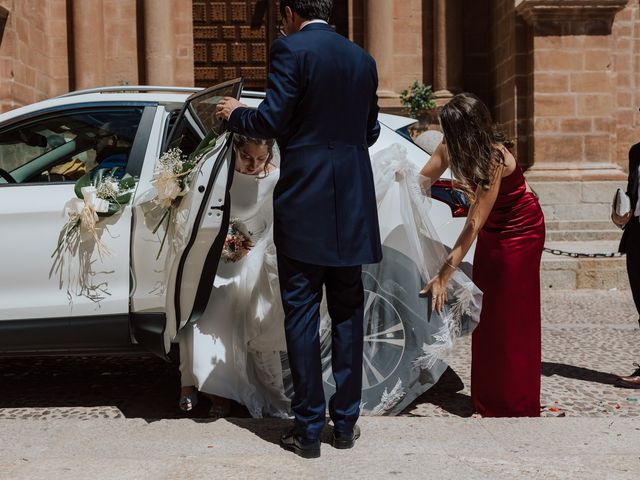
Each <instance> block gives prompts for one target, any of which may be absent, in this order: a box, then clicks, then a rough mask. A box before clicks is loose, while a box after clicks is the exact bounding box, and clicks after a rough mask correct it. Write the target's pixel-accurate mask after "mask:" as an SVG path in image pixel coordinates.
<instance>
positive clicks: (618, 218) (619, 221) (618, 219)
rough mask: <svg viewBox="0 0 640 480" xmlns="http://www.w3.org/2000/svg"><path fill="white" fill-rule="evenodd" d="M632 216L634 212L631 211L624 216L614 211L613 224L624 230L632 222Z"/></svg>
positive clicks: (612, 214) (612, 215) (612, 213)
mask: <svg viewBox="0 0 640 480" xmlns="http://www.w3.org/2000/svg"><path fill="white" fill-rule="evenodd" d="M631 215H632V212H630V211H629V212H627V213H625V214H624V215H618V214H617V213H616V212H615V210H614V211H613V212H611V220H613V223H615V224H616V226H617V227H618V228H622V227H624V226H625V225H626V224H627V223H628V222H629V220H631Z"/></svg>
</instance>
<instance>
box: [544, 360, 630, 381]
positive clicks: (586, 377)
mask: <svg viewBox="0 0 640 480" xmlns="http://www.w3.org/2000/svg"><path fill="white" fill-rule="evenodd" d="M542 375H544V376H545V377H551V376H553V375H559V376H561V377H566V378H572V379H575V380H583V381H585V382H593V383H602V384H604V385H616V383H617V381H618V376H617V375H614V374H612V373H605V372H598V371H597V370H591V369H589V368H583V367H576V366H574V365H566V364H564V363H552V362H542Z"/></svg>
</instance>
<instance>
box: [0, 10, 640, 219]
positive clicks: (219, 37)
mask: <svg viewBox="0 0 640 480" xmlns="http://www.w3.org/2000/svg"><path fill="white" fill-rule="evenodd" d="M639 3H640V2H639V0H335V8H334V16H333V18H332V23H334V24H335V25H336V28H337V30H338V31H339V32H340V33H342V34H344V35H346V36H348V37H350V38H351V39H352V40H353V41H354V42H356V43H358V44H360V45H362V46H363V47H365V48H366V49H368V50H369V51H370V52H371V54H372V55H373V56H374V57H375V58H376V61H377V63H378V69H379V76H380V91H379V94H380V103H381V105H382V106H383V107H384V108H385V109H387V110H389V111H392V112H400V111H401V110H400V103H399V98H398V96H399V92H400V91H402V90H403V89H405V88H406V87H407V86H409V85H410V84H411V83H412V82H413V81H414V80H420V81H423V82H424V83H427V84H431V85H433V87H434V90H435V91H436V93H437V96H438V102H439V103H440V104H443V103H444V102H446V101H447V99H448V98H450V97H451V95H453V94H454V93H456V92H459V91H471V92H474V93H476V94H478V95H479V96H480V97H481V98H482V99H484V100H485V101H486V103H487V104H488V105H489V106H490V107H491V109H492V111H493V113H494V116H495V119H496V121H498V122H499V123H501V124H502V125H503V126H504V127H505V129H506V130H507V133H508V134H509V135H511V136H512V137H513V138H515V139H516V140H517V157H518V161H519V162H520V163H521V165H523V166H524V167H526V168H527V169H528V172H527V176H528V178H529V180H530V182H531V183H532V184H533V185H534V187H535V188H536V190H538V191H539V192H540V195H541V200H542V203H543V205H544V209H545V214H546V215H547V218H548V219H549V220H553V221H556V220H557V221H565V220H566V221H570V220H580V219H583V220H587V219H596V220H599V221H604V220H608V203H609V201H610V196H611V193H612V190H613V188H614V187H615V186H618V185H620V184H622V183H624V178H625V169H626V164H627V152H628V149H629V147H630V146H631V145H632V144H633V143H635V142H636V141H638V140H640V132H638V126H639V123H640V112H638V106H640V105H639V104H640V92H639V90H638V87H639V86H640V5H639ZM255 5H256V0H233V1H232V0H179V1H177V0H0V26H2V25H4V28H2V27H0V28H2V30H3V37H2V39H1V42H2V43H1V44H0V111H6V110H9V109H11V108H15V107H17V106H20V105H24V104H28V103H32V102H34V101H36V100H40V99H43V98H47V97H51V96H54V95H58V94H61V93H65V92H66V91H69V90H74V89H80V88H88V87H97V86H101V85H114V84H115V85H118V84H159V85H160V84H164V85H194V84H198V85H200V86H205V85H209V84H214V83H217V82H219V81H222V80H225V79H228V78H230V77H233V76H237V75H239V74H241V75H244V76H245V77H246V78H247V85H248V86H249V87H250V88H254V89H259V88H260V87H261V86H264V82H265V79H266V69H267V64H268V47H269V43H270V42H271V41H272V40H273V39H274V38H275V36H276V35H277V32H276V28H277V24H278V21H279V20H278V12H277V7H276V2H275V1H271V0H269V1H268V2H267V3H266V4H265V5H267V7H268V8H267V11H266V13H265V15H264V16H263V19H262V23H261V26H260V28H259V29H257V30H252V29H251V28H250V27H249V24H250V22H251V20H255V19H254V18H253V16H254V15H253V12H254V8H255ZM258 20H260V19H258ZM2 30H0V31H2ZM194 55H195V59H194ZM594 216H595V217H594ZM576 217H577V218H576Z"/></svg>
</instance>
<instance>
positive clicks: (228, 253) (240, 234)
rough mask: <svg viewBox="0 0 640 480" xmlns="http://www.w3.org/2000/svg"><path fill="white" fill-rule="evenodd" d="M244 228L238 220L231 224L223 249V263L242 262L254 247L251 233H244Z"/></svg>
mask: <svg viewBox="0 0 640 480" xmlns="http://www.w3.org/2000/svg"><path fill="white" fill-rule="evenodd" d="M243 227H244V226H243V225H242V223H241V222H240V220H238V219H237V218H235V219H233V220H231V222H229V231H228V232H227V238H226V239H225V241H224V247H223V248H222V257H221V258H222V261H224V262H225V263H232V262H237V261H239V260H242V258H244V257H245V256H246V255H247V254H248V253H249V250H251V248H252V247H253V241H252V240H251V232H247V233H245V232H244V230H245V229H244V228H243Z"/></svg>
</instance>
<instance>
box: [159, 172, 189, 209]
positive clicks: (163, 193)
mask: <svg viewBox="0 0 640 480" xmlns="http://www.w3.org/2000/svg"><path fill="white" fill-rule="evenodd" d="M151 183H152V184H153V186H154V187H155V188H156V191H157V193H158V194H157V196H156V197H155V198H154V199H153V201H154V202H155V203H156V205H158V206H160V207H161V208H169V207H170V206H171V204H172V203H173V201H174V200H175V199H176V198H178V197H179V196H180V195H182V194H183V192H182V189H181V188H180V185H178V182H177V180H176V178H175V177H173V176H171V177H169V176H165V175H160V176H158V177H156V178H154V179H153V180H152V182H151Z"/></svg>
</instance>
